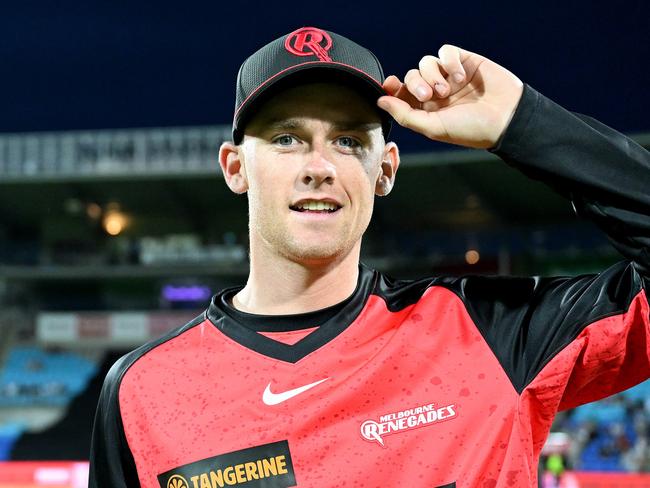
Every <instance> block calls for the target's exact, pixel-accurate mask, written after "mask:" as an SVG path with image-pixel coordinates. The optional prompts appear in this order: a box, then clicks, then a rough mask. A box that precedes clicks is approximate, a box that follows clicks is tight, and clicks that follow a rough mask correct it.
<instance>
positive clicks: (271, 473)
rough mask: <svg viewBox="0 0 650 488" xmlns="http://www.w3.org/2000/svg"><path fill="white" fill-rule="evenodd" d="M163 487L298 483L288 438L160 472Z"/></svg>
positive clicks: (274, 487)
mask: <svg viewBox="0 0 650 488" xmlns="http://www.w3.org/2000/svg"><path fill="white" fill-rule="evenodd" d="M158 481H159V484H160V486H161V488H227V487H230V486H240V485H245V486H246V487H247V488H287V487H290V486H296V478H295V474H294V470H293V462H292V460H291V452H290V451H289V443H288V441H278V442H272V443H270V444H263V445H261V446H255V447H249V448H246V449H241V450H239V451H233V452H229V453H225V454H221V455H219V456H214V457H211V458H207V459H202V460H200V461H195V462H193V463H190V464H186V465H184V466H179V467H177V468H174V469H172V470H170V471H168V472H166V473H163V474H161V475H159V476H158Z"/></svg>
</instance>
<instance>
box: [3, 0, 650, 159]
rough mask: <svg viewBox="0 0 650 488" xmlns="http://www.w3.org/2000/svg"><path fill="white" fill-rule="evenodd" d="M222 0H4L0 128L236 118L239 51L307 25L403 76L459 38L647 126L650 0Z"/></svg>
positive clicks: (614, 120)
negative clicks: (351, 43)
mask: <svg viewBox="0 0 650 488" xmlns="http://www.w3.org/2000/svg"><path fill="white" fill-rule="evenodd" d="M226 5H227V6H223V5H222V4H220V3H218V2H216V1H211V2H207V1H205V2H199V1H196V0H185V1H176V2H172V1H170V0H157V1H153V2H139V1H124V0H111V1H101V2H100V1H88V2H84V1H74V2H73V1H70V0H56V1H48V2H45V1H40V2H33V1H29V0H26V1H15V2H3V5H2V7H0V59H1V60H2V65H3V66H2V68H3V69H2V71H1V72H2V78H1V79H0V87H1V88H2V90H1V92H0V93H1V95H0V97H1V98H0V99H1V100H2V104H1V105H0V107H1V114H2V115H1V116H0V131H2V132H23V131H49V130H68V129H98V128H118V127H160V126H188V125H203V124H210V125H212V124H226V123H230V121H231V119H232V110H233V105H234V82H235V78H236V75H237V70H238V68H239V65H240V64H241V62H242V61H243V59H244V58H245V57H246V56H247V55H249V54H250V53H252V52H253V51H254V50H256V49H257V48H259V47H261V46H262V45H263V44H265V43H266V42H268V41H270V40H272V39H274V38H276V37H279V36H280V35H282V34H284V33H287V32H289V31H292V30H294V29H296V28H298V27H302V26H307V25H312V26H317V27H321V28H325V29H329V30H333V31H335V32H337V33H339V34H342V35H344V36H346V37H350V38H352V39H353V40H355V41H357V42H359V43H360V44H362V45H365V46H366V47H368V48H370V49H371V50H372V51H374V52H375V53H376V54H377V55H378V57H379V58H380V60H381V61H382V64H383V66H384V70H385V72H386V74H387V75H388V74H397V75H399V76H400V77H402V76H403V75H404V74H405V73H406V71H408V69H410V68H411V67H415V66H417V62H418V61H419V59H420V58H421V57H422V56H423V55H424V54H429V53H431V54H436V53H437V50H438V48H439V47H440V45H441V44H443V43H445V42H449V43H451V44H457V45H460V46H462V47H464V48H465V49H468V50H470V51H475V52H478V53H481V54H483V55H485V56H487V57H489V58H491V59H493V60H494V61H496V62H498V63H500V64H502V65H504V66H506V67H507V68H508V69H510V70H511V71H513V72H514V73H515V74H516V75H518V76H519V77H520V78H521V79H522V80H524V81H526V82H528V83H530V84H531V85H532V86H533V87H535V88H537V89H538V90H540V91H541V92H542V93H544V94H545V95H547V96H549V97H550V98H552V99H554V100H555V101H557V102H559V103H560V104H562V105H564V106H565V107H567V108H569V109H571V110H574V111H578V112H582V113H587V114H589V115H592V116H594V117H595V118H597V119H600V120H601V121H603V122H605V123H607V124H608V125H611V126H613V127H615V128H617V129H619V130H622V131H624V132H627V133H635V132H644V131H650V116H649V115H648V109H649V108H650V95H649V94H648V90H649V89H650V68H649V67H648V63H649V62H650V34H649V32H650V2H647V1H643V0H631V1H618V2H604V1H595V2H587V1H582V0H581V1H570V0H565V1H563V2H524V1H520V2H487V1H483V2H479V1H465V2H442V3H438V2H421V3H418V2H413V1H411V2H390V3H377V2H353V1H349V0H348V1H328V2H295V3H292V2H288V3H287V2H270V1H267V2H245V1H242V2H235V3H230V4H226ZM396 137H397V138H398V141H399V133H398V135H396ZM407 139H408V138H407ZM408 141H409V142H408V146H409V147H411V148H414V149H425V148H426V141H423V140H422V139H419V138H416V139H413V140H410V139H408ZM423 143H424V144H423Z"/></svg>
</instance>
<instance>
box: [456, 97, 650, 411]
mask: <svg viewBox="0 0 650 488" xmlns="http://www.w3.org/2000/svg"><path fill="white" fill-rule="evenodd" d="M491 151H492V152H494V153H495V154H497V155H498V156H499V157H501V158H502V159H503V160H504V161H506V162H507V163H508V164H510V165H512V166H513V167H515V168H517V169H519V170H520V171H522V172H523V173H525V174H526V175H527V176H529V177H531V178H534V179H538V180H541V181H543V182H544V183H546V184H548V185H549V186H551V187H552V188H554V189H555V190H557V191H559V192H560V193H562V194H563V195H565V196H567V197H568V198H569V199H570V200H571V202H572V203H573V205H574V208H575V209H576V211H577V213H578V214H580V215H582V216H585V217H588V218H590V219H591V220H593V221H594V222H595V223H596V224H597V225H598V226H599V227H600V228H601V229H602V230H603V231H604V232H605V233H606V234H607V236H608V237H609V239H610V240H611V241H612V243H613V245H614V246H615V247H616V248H617V249H618V250H619V251H620V252H621V253H622V255H623V257H624V258H625V260H624V261H622V262H620V263H618V264H616V265H614V266H612V267H610V268H608V269H606V270H603V271H602V272H601V273H599V274H595V275H584V276H577V277H571V278H536V277H532V278H512V277H492V278H488V277H485V278H482V277H473V278H466V279H464V280H462V285H461V289H462V291H461V295H462V298H463V300H464V301H465V303H466V306H467V307H468V310H469V312H470V314H471V315H472V316H473V317H474V320H475V322H476V323H477V326H478V327H479V329H480V330H481V333H482V334H483V336H484V338H485V339H486V341H487V342H488V343H489V344H490V347H491V348H492V350H493V351H494V353H495V355H496V356H497V357H498V359H499V361H500V362H501V364H502V366H503V368H504V370H505V371H506V373H507V374H508V375H509V377H510V379H511V381H512V382H513V385H514V386H515V387H516V389H517V390H518V391H519V392H520V393H521V392H522V391H523V390H524V389H527V388H530V387H533V386H534V387H535V388H536V394H538V395H539V396H540V401H541V400H544V399H549V398H551V397H553V398H555V399H557V401H558V404H557V405H556V406H557V408H559V409H563V408H570V407H573V406H576V405H579V404H582V403H586V402H589V401H593V400H597V399H600V398H603V397H605V396H608V395H611V394H613V393H616V392H618V391H621V390H623V389H626V388H628V387H631V386H633V385H634V384H637V383H639V382H641V381H643V380H645V379H647V378H648V377H649V376H650V317H649V311H648V299H647V289H648V284H649V283H650V280H649V274H650V190H649V189H650V154H649V153H648V152H647V151H646V150H645V149H643V148H642V147H641V146H639V145H638V144H636V143H635V142H634V141H632V140H631V139H629V138H627V137H626V136H624V135H623V134H620V133H618V132H617V131H615V130H613V129H611V128H609V127H607V126H605V125H604V124H602V123H600V122H598V121H596V120H594V119H592V118H590V117H587V116H584V115H580V114H575V113H572V112H569V111H567V110H565V109H564V108H562V107H560V106H559V105H557V104H556V103H554V102H552V101H551V100H549V99H548V98H546V97H544V96H543V95H541V94H540V93H538V92H537V91H535V90H534V89H533V88H531V87H530V86H529V85H525V87H524V93H523V94H522V99H521V101H520V103H519V105H518V107H517V110H516V112H515V115H514V116H513V119H512V121H511V123H510V125H509V127H508V129H507V130H506V132H505V134H504V136H503V137H502V139H501V140H500V141H499V143H498V145H497V146H496V147H495V148H493V149H492V150H491Z"/></svg>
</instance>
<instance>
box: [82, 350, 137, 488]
mask: <svg viewBox="0 0 650 488" xmlns="http://www.w3.org/2000/svg"><path fill="white" fill-rule="evenodd" d="M124 363H125V358H122V359H121V360H119V361H118V362H116V363H115V364H114V365H113V367H112V368H111V370H110V371H109V373H108V375H107V376H106V379H105V380H104V386H103V388H102V392H101V396H100V399H99V404H98V406H97V413H96V415H95V423H94V426H93V436H92V443H91V450H90V479H89V484H88V486H89V488H127V487H128V488H137V487H139V486H140V481H139V479H138V474H137V470H136V466H135V461H134V459H133V455H132V454H131V450H130V449H129V446H128V443H127V440H126V437H125V434H124V426H123V424H122V417H121V414H120V405H119V387H120V381H121V378H122V376H123V372H124V371H123V370H124Z"/></svg>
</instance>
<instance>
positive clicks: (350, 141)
mask: <svg viewBox="0 0 650 488" xmlns="http://www.w3.org/2000/svg"><path fill="white" fill-rule="evenodd" d="M338 143H339V145H340V146H343V147H349V148H357V147H359V146H361V144H360V143H359V141H357V140H356V139H355V138H353V137H349V136H343V137H339V138H338Z"/></svg>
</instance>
